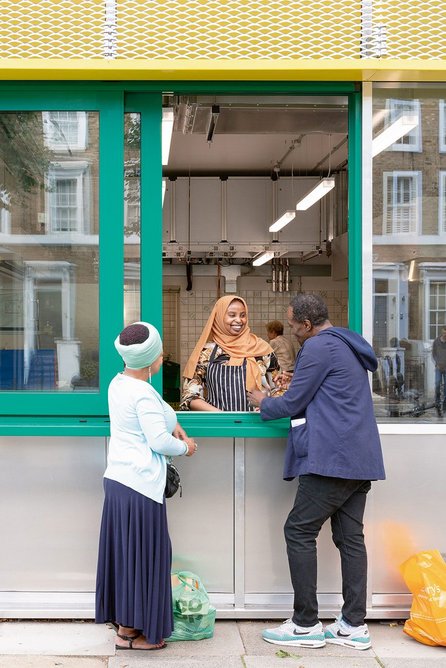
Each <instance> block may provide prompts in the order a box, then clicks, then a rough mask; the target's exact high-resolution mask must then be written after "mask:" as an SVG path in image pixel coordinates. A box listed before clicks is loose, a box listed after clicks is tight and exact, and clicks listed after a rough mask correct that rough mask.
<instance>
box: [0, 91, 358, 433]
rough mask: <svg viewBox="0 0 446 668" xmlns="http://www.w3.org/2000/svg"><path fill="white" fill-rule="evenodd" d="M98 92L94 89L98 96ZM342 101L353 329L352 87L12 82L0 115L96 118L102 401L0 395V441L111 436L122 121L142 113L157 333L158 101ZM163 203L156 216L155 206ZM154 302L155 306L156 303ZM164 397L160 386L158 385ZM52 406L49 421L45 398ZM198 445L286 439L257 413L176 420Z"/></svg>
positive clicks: (144, 311) (1, 94)
mask: <svg viewBox="0 0 446 668" xmlns="http://www.w3.org/2000/svg"><path fill="white" fill-rule="evenodd" d="M98 89H99V90H98ZM166 91H168V92H169V93H171V92H172V93H173V94H175V95H176V94H178V95H180V94H188V93H189V94H203V95H206V94H212V95H221V94H234V95H236V94H243V95H280V94H287V95H296V96H299V95H338V96H339V95H342V96H346V97H347V98H348V124H349V126H348V131H349V147H348V160H349V189H348V235H349V326H350V328H352V329H354V330H356V331H358V332H361V327H362V225H361V184H362V178H361V90H360V86H358V85H357V84H355V83H336V82H334V83H328V82H327V83H325V82H287V81H276V82H271V81H269V82H268V81H267V82H245V81H235V82H230V81H223V82H218V81H212V82H210V81H203V82H201V81H193V82H184V81H181V82H178V81H161V82H158V81H156V82H128V83H125V82H124V83H122V82H120V83H101V84H100V83H98V82H72V83H67V82H65V83H60V84H54V83H53V84H41V85H39V86H37V85H36V84H35V83H34V84H21V83H13V84H6V85H5V86H4V87H3V88H0V109H1V110H3V111H27V110H30V111H31V110H45V111H47V110H48V111H51V110H60V109H63V110H88V111H90V110H91V111H96V110H97V111H99V113H100V133H99V165H100V177H99V225H100V245H99V249H100V254H99V256H100V268H99V289H100V294H99V323H100V330H99V355H100V377H99V386H100V391H99V393H98V394H91V393H90V394H87V393H82V392H81V391H79V392H76V393H75V394H69V395H68V394H67V395H58V394H57V393H55V392H54V393H48V392H39V393H28V392H26V393H25V392H22V393H21V392H14V393H7V392H5V393H2V405H3V410H2V414H3V415H4V417H3V418H0V435H1V434H3V435H16V434H20V435H47V434H51V435H56V434H57V435H73V436H74V435H77V434H82V435H85V436H91V435H107V434H108V433H109V425H108V411H107V386H108V382H109V381H110V379H111V378H112V376H113V375H114V373H116V372H117V371H118V370H119V369H120V368H121V361H120V360H119V358H118V356H117V354H116V352H115V350H114V347H113V338H114V336H115V335H116V332H118V331H120V329H121V328H122V326H123V287H124V243H123V239H124V236H123V225H124V221H123V209H124V207H123V192H124V182H123V152H124V112H126V111H127V112H130V111H131V112H137V113H140V114H141V319H142V320H148V321H150V322H152V323H153V324H154V325H155V326H157V327H159V328H161V327H162V208H161V198H160V196H159V193H160V192H161V180H162V166H161V114H162V94H163V92H164V93H165V92H166ZM156 201H159V203H160V204H159V207H154V206H153V202H156ZM156 295H158V297H156ZM155 381H156V382H155V383H154V384H155V386H156V387H157V389H158V390H161V385H160V383H161V378H157V379H155ZM49 398H51V413H50V414H49V412H48V399H49ZM178 417H179V419H180V421H181V424H182V425H183V426H184V428H185V429H186V430H187V431H188V432H189V433H190V434H191V435H195V436H208V437H218V436H231V435H232V436H240V437H283V436H285V435H286V432H287V430H288V426H289V421H288V420H277V421H274V422H269V423H262V420H261V418H260V415H259V414H256V413H230V414H224V413H221V414H212V415H210V414H202V413H193V412H191V413H179V414H178Z"/></svg>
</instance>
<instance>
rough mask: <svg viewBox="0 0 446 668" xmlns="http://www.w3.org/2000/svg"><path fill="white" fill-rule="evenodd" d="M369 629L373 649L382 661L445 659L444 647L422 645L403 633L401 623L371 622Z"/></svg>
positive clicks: (445, 650) (445, 649)
mask: <svg viewBox="0 0 446 668" xmlns="http://www.w3.org/2000/svg"><path fill="white" fill-rule="evenodd" d="M369 630H370V635H371V636H372V642H373V649H374V650H375V652H376V655H377V656H378V657H379V658H380V659H381V660H382V661H383V662H384V663H385V661H386V659H393V658H394V659H412V660H413V659H416V660H418V661H421V660H425V659H430V660H434V659H436V660H438V659H440V660H441V659H443V660H445V661H446V647H430V646H429V645H423V643H420V642H418V641H417V640H414V639H413V638H411V637H410V636H408V635H407V634H406V633H404V631H403V624H402V623H399V624H395V623H386V622H371V623H369ZM420 665H421V664H420ZM423 665H426V664H423ZM386 666H387V663H386ZM445 666H446V663H445Z"/></svg>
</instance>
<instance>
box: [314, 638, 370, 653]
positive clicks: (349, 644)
mask: <svg viewBox="0 0 446 668" xmlns="http://www.w3.org/2000/svg"><path fill="white" fill-rule="evenodd" d="M325 642H328V643H331V644H332V645H342V646H343V647H350V648H351V649H359V650H363V649H370V648H371V646H372V643H371V642H366V643H364V642H357V641H355V640H340V639H339V640H338V638H325Z"/></svg>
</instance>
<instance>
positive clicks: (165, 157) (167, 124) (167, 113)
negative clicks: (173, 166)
mask: <svg viewBox="0 0 446 668" xmlns="http://www.w3.org/2000/svg"><path fill="white" fill-rule="evenodd" d="M173 121H174V117H173V109H172V107H165V108H164V109H163V122H162V126H161V127H162V132H161V162H162V164H163V165H167V164H168V163H169V153H170V142H171V141H172V132H173Z"/></svg>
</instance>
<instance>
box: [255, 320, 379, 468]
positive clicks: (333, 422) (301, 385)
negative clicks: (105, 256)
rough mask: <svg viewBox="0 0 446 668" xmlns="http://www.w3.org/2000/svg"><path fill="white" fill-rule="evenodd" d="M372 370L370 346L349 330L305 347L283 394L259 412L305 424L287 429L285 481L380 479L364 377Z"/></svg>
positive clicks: (325, 334) (328, 332) (327, 332)
mask: <svg viewBox="0 0 446 668" xmlns="http://www.w3.org/2000/svg"><path fill="white" fill-rule="evenodd" d="M376 367H377V360H376V356H375V353H374V352H373V349H372V348H371V346H370V345H369V344H368V343H367V341H366V340H365V339H363V337H362V336H360V335H359V334H357V333H356V332H352V331H350V330H349V329H344V328H343V327H330V328H328V329H323V330H322V331H320V332H319V333H318V334H316V336H312V337H310V338H309V339H307V340H306V341H305V343H304V344H303V346H302V348H301V350H300V352H299V355H298V357H297V360H296V366H295V368H294V374H293V378H292V380H291V383H290V386H289V388H288V390H287V391H286V392H285V394H284V395H283V396H281V397H276V398H275V397H270V398H266V399H264V400H263V401H262V405H261V409H260V413H261V416H262V419H263V420H275V419H277V418H281V417H291V418H292V419H293V418H306V421H305V422H304V423H303V424H300V425H299V426H295V427H292V426H291V427H290V431H289V434H288V443H287V449H286V453H285V466H284V473H283V477H284V479H285V480H292V479H293V478H294V477H296V476H299V475H302V474H305V473H314V474H317V475H323V476H329V477H334V478H348V479H355V480H383V479H384V478H385V473H384V464H383V458H382V452H381V443H380V440H379V434H378V428H377V426H376V420H375V416H374V413H373V403H372V397H371V393H370V385H369V380H368V374H367V371H375V369H376Z"/></svg>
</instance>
